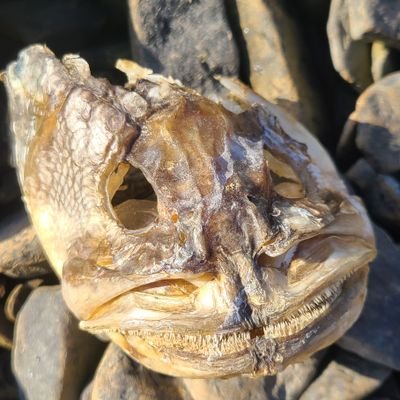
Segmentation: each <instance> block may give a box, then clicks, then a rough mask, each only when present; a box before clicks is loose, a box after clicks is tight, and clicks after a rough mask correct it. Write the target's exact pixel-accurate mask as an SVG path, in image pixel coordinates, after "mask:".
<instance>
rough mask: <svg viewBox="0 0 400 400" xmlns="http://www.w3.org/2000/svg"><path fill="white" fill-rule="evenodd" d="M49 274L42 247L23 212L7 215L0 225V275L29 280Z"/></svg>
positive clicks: (49, 270)
mask: <svg viewBox="0 0 400 400" xmlns="http://www.w3.org/2000/svg"><path fill="white" fill-rule="evenodd" d="M49 272H51V269H50V267H49V265H48V263H47V261H46V258H45V255H44V252H43V249H42V246H41V244H40V242H39V239H38V238H37V236H36V233H35V230H34V229H33V227H32V225H31V224H30V221H29V219H28V216H27V215H26V212H25V211H22V210H21V211H18V212H16V213H12V214H9V215H7V217H6V218H4V219H2V220H1V223H0V273H3V274H5V275H7V276H9V277H11V278H31V277H36V276H40V275H44V274H46V273H49Z"/></svg>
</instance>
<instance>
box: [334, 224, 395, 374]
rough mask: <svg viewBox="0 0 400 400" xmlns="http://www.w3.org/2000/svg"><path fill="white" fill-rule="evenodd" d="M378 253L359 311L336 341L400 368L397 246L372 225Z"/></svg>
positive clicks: (372, 358)
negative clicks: (358, 315)
mask: <svg viewBox="0 0 400 400" xmlns="http://www.w3.org/2000/svg"><path fill="white" fill-rule="evenodd" d="M374 230H375V235H376V240H377V248H378V256H377V258H376V260H375V261H374V262H373V263H372V264H371V270H370V276H369V283H368V295H367V300H366V303H365V306H364V309H363V312H362V314H361V316H360V318H359V319H358V321H357V322H356V323H355V324H354V325H353V327H352V328H351V329H350V330H349V331H348V332H347V333H346V334H345V335H344V336H343V337H342V338H341V339H340V340H339V342H338V344H339V346H341V347H342V348H344V349H346V350H348V351H350V352H353V353H355V354H357V355H359V356H360V357H363V358H365V359H367V360H370V361H373V362H376V363H379V364H382V365H385V366H387V367H389V368H392V369H396V370H400V341H399V332H400V263H399V260H400V246H398V245H396V244H395V243H394V242H393V241H392V240H391V238H390V237H389V236H388V235H387V234H386V232H385V231H384V230H382V229H381V228H379V227H377V226H375V229H374Z"/></svg>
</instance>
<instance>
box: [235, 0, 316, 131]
mask: <svg viewBox="0 0 400 400" xmlns="http://www.w3.org/2000/svg"><path fill="white" fill-rule="evenodd" d="M236 7H237V11H238V15H239V22H240V27H241V29H242V32H243V38H244V41H245V44H246V50H247V56H248V59H249V69H250V71H249V72H250V83H251V85H252V87H253V89H254V90H255V91H256V92H257V93H259V94H261V95H262V96H263V97H264V98H266V99H267V100H270V101H272V102H273V103H276V104H278V105H280V106H281V107H283V108H284V109H286V110H287V111H288V112H289V113H291V114H292V115H293V116H294V117H295V118H296V119H298V120H299V121H301V122H303V123H304V124H305V125H306V126H307V127H308V128H309V129H310V130H311V132H312V133H313V134H315V135H317V136H320V135H321V134H322V133H323V130H324V129H323V125H322V124H323V116H322V114H321V113H322V107H321V104H320V102H319V101H318V96H317V93H316V92H315V90H313V88H312V86H311V84H310V80H309V77H308V73H307V68H306V66H305V65H304V54H302V51H303V50H304V47H303V46H302V41H301V37H300V33H299V32H298V30H297V28H296V26H295V23H294V21H293V20H292V19H291V18H290V17H289V16H288V14H287V13H286V12H285V10H284V9H283V7H282V2H281V1H279V0H253V1H251V2H248V1H246V0H236Z"/></svg>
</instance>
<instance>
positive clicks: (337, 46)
mask: <svg viewBox="0 0 400 400" xmlns="http://www.w3.org/2000/svg"><path fill="white" fill-rule="evenodd" d="M399 25H400V3H399V2H398V1H392V0H360V1H353V0H332V3H331V8H330V13H329V20H328V27H327V30H328V38H329V44H330V49H331V56H332V61H333V65H334V67H335V69H336V70H337V71H338V72H339V74H340V75H341V76H342V77H343V79H345V80H346V81H348V82H350V83H352V84H354V85H355V86H356V87H357V88H358V89H359V90H363V89H365V88H366V87H367V86H368V85H369V84H371V83H372V73H371V68H372V72H373V74H374V75H375V72H376V71H374V68H376V66H375V67H374V66H371V43H374V42H375V41H378V42H381V43H382V42H383V43H385V44H387V45H388V46H390V47H394V48H397V49H400V29H399ZM372 51H373V53H372V54H373V55H374V52H375V53H376V48H375V49H374V45H373V46H372ZM374 57H375V55H374Z"/></svg>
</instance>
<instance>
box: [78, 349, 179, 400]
mask: <svg viewBox="0 0 400 400" xmlns="http://www.w3.org/2000/svg"><path fill="white" fill-rule="evenodd" d="M180 398H181V396H180V394H179V392H178V390H177V388H176V387H175V385H174V378H169V377H162V376H161V375H157V374H155V373H153V372H151V371H149V370H148V369H146V368H144V367H143V366H142V365H140V364H138V363H136V362H135V361H133V360H132V359H131V358H129V357H128V356H127V355H126V354H125V353H124V352H123V351H122V350H121V349H120V348H119V347H118V346H116V345H114V344H110V345H109V346H108V348H107V350H106V351H105V353H104V355H103V358H102V359H101V362H100V364H99V366H98V368H97V371H96V374H95V378H94V380H93V382H92V383H91V384H90V385H89V386H88V387H87V388H86V389H85V391H84V392H83V394H82V396H81V399H82V400H114V399H119V400H158V399H163V400H175V399H176V400H179V399H180Z"/></svg>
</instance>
